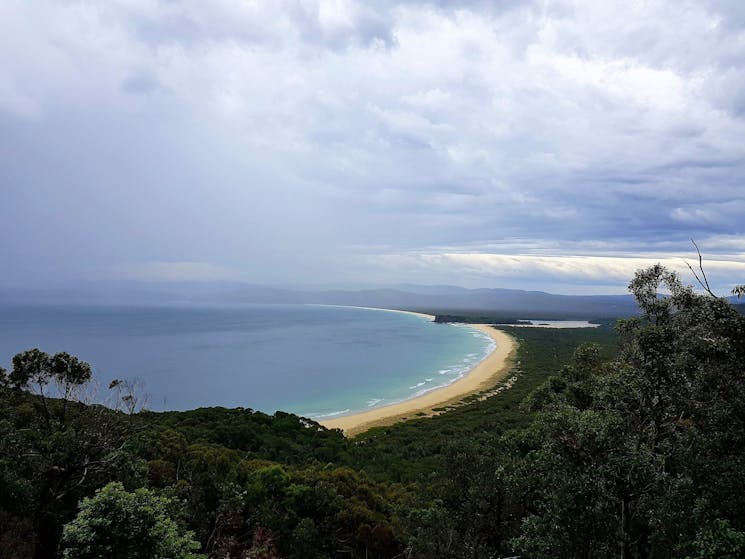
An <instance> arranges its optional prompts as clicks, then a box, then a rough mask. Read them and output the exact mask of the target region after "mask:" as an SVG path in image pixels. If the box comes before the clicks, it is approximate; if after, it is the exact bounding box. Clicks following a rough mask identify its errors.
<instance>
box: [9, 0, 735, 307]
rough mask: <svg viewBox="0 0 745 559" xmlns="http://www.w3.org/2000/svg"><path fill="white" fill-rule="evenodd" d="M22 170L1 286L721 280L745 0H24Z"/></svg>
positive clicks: (580, 286) (594, 285)
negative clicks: (656, 274)
mask: <svg viewBox="0 0 745 559" xmlns="http://www.w3.org/2000/svg"><path fill="white" fill-rule="evenodd" d="M0 195H1V196H0V239H2V241H1V242H0V269H1V270H2V273H1V274H0V285H5V286H12V285H16V286H18V285H54V284H58V283H64V282H70V281H75V280H77V279H84V278H85V279H94V280H98V279H102V280H104V279H106V280H110V279H141V280H215V279H230V280H238V281H248V282H253V283H283V284H308V283H333V284H353V283H360V284H362V283H364V284H371V283H396V282H409V283H428V284H435V283H447V284H456V285H464V286H471V287H473V286H480V287H497V286H503V287H526V288H531V289H534V288H542V289H546V290H550V291H554V292H563V293H578V292H588V293H589V292H592V293H620V292H623V291H624V289H625V285H626V284H627V283H628V280H629V279H630V277H631V275H632V274H633V271H634V270H635V269H636V268H638V267H641V266H645V265H648V264H651V263H654V262H656V261H662V262H663V263H667V264H668V265H671V266H673V267H676V268H678V269H683V267H684V264H683V260H682V258H683V257H685V258H688V259H689V260H691V261H692V258H693V257H695V251H694V250H693V247H692V246H691V243H690V240H689V239H690V238H692V237H693V238H695V239H696V240H697V242H698V243H699V245H700V246H701V248H702V250H703V252H704V255H705V257H706V261H707V269H708V271H709V273H710V275H711V276H712V278H713V279H714V281H715V283H716V284H717V286H718V288H719V289H720V290H721V292H722V293H726V292H727V291H728V290H729V288H730V287H731V286H732V285H733V284H734V283H738V282H739V283H742V282H744V281H745V237H744V236H743V234H744V233H745V3H743V2H738V1H734V0H733V1H727V0H723V1H721V2H714V1H711V2H706V1H699V2H687V1H674V2H673V1H671V2H641V1H639V2H637V1H632V0H623V1H620V2H617V3H616V2H594V1H593V2H589V1H585V2H571V1H537V2H522V1H520V2H518V1H500V2H497V1H494V2H479V1H461V2H455V1H452V2H451V1H440V2H393V1H391V2H386V1H382V0H381V1H377V2H359V3H357V2H351V1H343V0H330V1H320V2H314V1H304V0H295V1H277V0H271V1H269V0H267V1H247V0H215V1H212V2H203V1H202V0H178V1H176V0H126V1H107V2H98V1H95V2H75V1H60V0H53V1H49V2H44V1H41V0H5V1H3V2H2V3H0ZM688 278H689V275H686V279H688Z"/></svg>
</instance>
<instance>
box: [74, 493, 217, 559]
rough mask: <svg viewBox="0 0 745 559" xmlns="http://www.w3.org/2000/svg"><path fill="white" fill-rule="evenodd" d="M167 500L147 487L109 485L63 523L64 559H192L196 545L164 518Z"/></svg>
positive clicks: (166, 515)
mask: <svg viewBox="0 0 745 559" xmlns="http://www.w3.org/2000/svg"><path fill="white" fill-rule="evenodd" d="M172 507H173V503H172V502H171V501H170V500H169V499H167V498H164V497H159V496H157V495H155V494H154V493H153V492H152V491H150V490H148V489H144V488H141V489H137V490H136V491H134V492H132V493H130V492H127V491H125V490H124V487H123V486H122V484H121V483H109V484H108V485H105V486H104V487H103V488H101V489H100V490H98V491H97V492H96V494H95V495H94V496H93V497H89V498H85V499H83V501H82V502H81V503H80V512H79V513H78V515H77V516H76V517H75V519H74V520H73V521H72V522H70V523H69V524H67V525H65V528H64V532H63V535H62V547H63V550H64V551H63V553H62V557H63V558H64V559H99V558H101V557H106V558H108V559H198V558H199V557H203V556H202V555H197V554H195V553H194V551H196V550H198V549H199V547H200V546H199V543H198V542H196V541H195V540H194V539H193V534H191V533H189V532H184V531H183V530H181V529H179V527H178V524H177V523H176V522H175V521H174V520H173V519H172V518H171V517H170V510H171V508H172Z"/></svg>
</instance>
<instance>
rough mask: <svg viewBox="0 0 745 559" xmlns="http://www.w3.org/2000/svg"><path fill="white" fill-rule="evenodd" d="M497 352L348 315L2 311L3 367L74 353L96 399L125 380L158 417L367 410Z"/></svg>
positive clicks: (272, 309)
mask: <svg viewBox="0 0 745 559" xmlns="http://www.w3.org/2000/svg"><path fill="white" fill-rule="evenodd" d="M493 344H494V342H493V341H492V340H491V339H490V338H488V337H487V336H485V335H484V334H482V333H480V332H478V331H476V330H475V329H472V328H469V327H467V326H464V325H451V324H436V323H434V322H432V321H430V320H428V319H426V318H424V317H421V316H414V315H410V314H404V313H396V312H386V311H380V310H373V309H360V308H351V307H325V306H313V305H243V306H231V307H227V306H225V307H195V306H171V307H125V306H119V307H103V306H97V307H80V306H76V307H68V306H0V366H3V367H5V368H6V369H8V370H10V365H11V360H12V357H13V355H15V354H16V353H18V352H20V351H23V350H25V349H29V348H32V347H38V348H40V349H42V350H43V351H46V352H49V353H53V352H57V351H67V352H68V353H71V354H73V355H77V356H78V357H80V358H81V359H83V360H85V361H88V362H89V363H90V364H91V366H92V367H93V371H94V378H95V379H96V383H97V384H98V385H99V386H100V389H99V391H98V393H97V395H96V396H95V397H94V398H95V399H99V400H103V398H104V396H105V393H106V387H107V386H108V384H109V382H110V381H111V380H112V379H114V378H125V379H130V380H133V381H136V382H137V383H138V385H139V386H140V391H141V392H142V393H144V394H146V395H147V407H148V408H149V409H152V410H155V411H162V410H186V409H193V408H198V407H205V406H224V407H243V408H252V409H255V410H260V411H263V412H266V413H273V412H274V411H276V410H282V411H287V412H292V413H297V414H299V415H304V416H307V417H312V418H316V419H321V418H324V417H333V416H337V415H342V414H347V413H353V412H358V411H364V410H367V409H371V408H373V407H378V406H384V405H386V404H391V403H394V402H398V401H401V400H406V399H409V398H412V397H414V396H416V395H418V394H421V393H423V392H426V391H428V390H432V389H434V388H437V387H439V386H442V385H445V384H449V383H450V382H453V381H454V380H456V379H458V378H460V377H461V376H462V375H463V374H464V373H465V372H466V371H468V370H469V369H470V368H471V367H473V366H474V365H475V364H476V363H478V362H479V361H480V360H481V359H483V358H484V357H485V356H486V355H487V354H488V353H489V352H490V351H491V350H492V349H493V347H494V345H493Z"/></svg>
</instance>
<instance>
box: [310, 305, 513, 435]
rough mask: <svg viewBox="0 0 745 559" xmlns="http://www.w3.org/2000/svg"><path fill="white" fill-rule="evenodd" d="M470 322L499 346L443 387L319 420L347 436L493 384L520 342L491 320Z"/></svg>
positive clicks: (428, 413) (429, 413)
mask: <svg viewBox="0 0 745 559" xmlns="http://www.w3.org/2000/svg"><path fill="white" fill-rule="evenodd" d="M380 310H388V309H380ZM395 312H404V313H409V314H416V315H420V316H426V317H429V318H432V319H434V317H433V316H431V315H425V314H421V313H414V312H410V311H395ZM470 326H473V327H474V328H476V329H478V330H479V331H481V332H483V333H484V334H486V335H488V336H489V337H490V338H492V339H493V340H494V341H495V342H496V349H495V350H494V351H492V352H491V353H490V354H489V355H487V356H486V357H485V358H484V359H483V360H482V361H480V362H479V363H478V364H477V365H476V366H475V367H474V368H473V369H471V370H470V371H469V372H468V373H467V374H466V375H465V376H463V377H462V378H460V379H458V380H456V381H455V382H453V383H452V384H449V385H447V386H443V387H442V388H437V389H435V390H432V391H430V392H426V393H424V394H422V395H421V396H418V397H417V398H412V399H410V400H405V401H403V402H399V403H396V404H391V405H389V406H383V407H380V408H375V409H372V410H368V411H364V412H360V413H356V414H352V415H346V416H343V417H334V418H329V419H324V420H321V421H319V423H320V424H321V425H323V426H325V427H328V428H329V429H341V430H343V431H344V434H345V435H347V436H354V435H356V434H358V433H361V432H362V431H365V430H367V429H369V428H371V427H378V426H384V425H392V424H393V423H396V422H397V421H401V420H403V419H412V418H415V417H422V415H420V414H424V416H432V415H435V414H436V413H437V412H435V411H434V410H433V408H440V407H445V406H448V405H452V404H456V403H457V402H459V401H460V400H462V399H463V398H464V397H465V396H468V395H469V394H475V393H477V392H481V391H482V390H487V389H489V388H491V387H492V386H494V385H495V384H496V383H497V382H499V381H500V380H502V379H504V378H505V377H506V376H507V374H508V373H509V371H510V369H511V367H512V361H513V357H514V354H515V349H516V348H517V342H516V341H515V339H514V338H513V337H512V336H509V335H508V334H506V333H505V332H503V331H502V330H498V329H496V328H494V327H493V326H491V325H489V324H471V325H470Z"/></svg>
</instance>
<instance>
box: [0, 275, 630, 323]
mask: <svg viewBox="0 0 745 559" xmlns="http://www.w3.org/2000/svg"><path fill="white" fill-rule="evenodd" d="M0 302H4V303H6V304H7V303H24V304H28V303H33V304H76V305H80V304H82V305H100V304H113V305H146V306H150V305H174V304H176V305H178V304H196V305H206V304H220V305H230V304H249V303H292V304H304V303H305V304H323V305H349V306H362V307H381V308H390V309H410V310H419V311H428V312H431V313H438V314H439V313H448V314H457V313H464V312H474V311H479V312H488V313H496V314H508V315H515V318H545V319H548V318H557V317H558V318H562V317H564V318H609V317H618V316H630V315H634V314H636V313H637V307H636V304H635V303H634V300H633V298H632V297H631V296H630V295H555V294H551V293H546V292H542V291H526V290H521V289H504V288H480V289H468V288H464V287H457V286H427V285H424V286H418V285H411V284H405V285H397V286H395V287H381V288H370V289H358V290H355V289H326V290H321V289H318V290H309V289H302V290H301V289H292V288H286V287H271V286H265V285H252V284H243V283H236V282H200V283H196V282H194V283H187V282H183V283H139V282H100V283H96V282H91V283H90V284H87V285H85V286H78V287H69V288H65V289H55V290H32V289H26V290H18V289H16V290H13V291H9V290H6V291H2V292H0Z"/></svg>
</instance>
